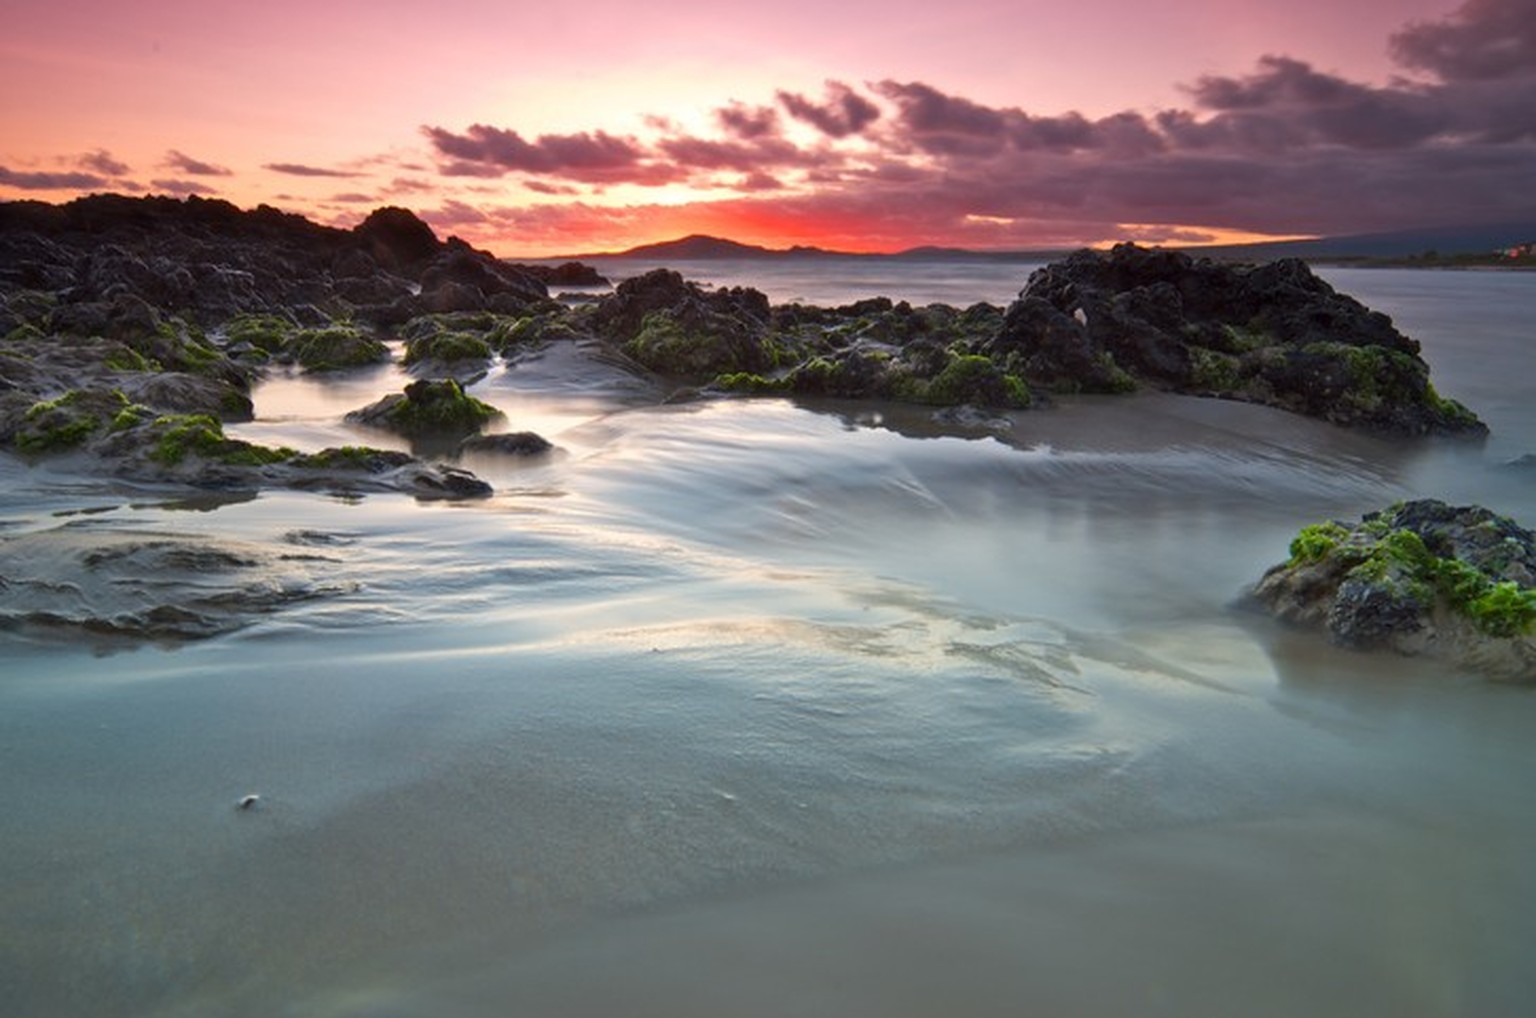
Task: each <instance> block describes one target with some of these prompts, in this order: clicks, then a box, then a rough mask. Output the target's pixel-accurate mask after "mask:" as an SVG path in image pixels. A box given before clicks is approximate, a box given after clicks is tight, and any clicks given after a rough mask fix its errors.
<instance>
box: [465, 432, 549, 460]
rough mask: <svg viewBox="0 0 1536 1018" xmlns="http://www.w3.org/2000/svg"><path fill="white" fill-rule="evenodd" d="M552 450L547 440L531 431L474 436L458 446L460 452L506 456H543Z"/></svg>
mask: <svg viewBox="0 0 1536 1018" xmlns="http://www.w3.org/2000/svg"><path fill="white" fill-rule="evenodd" d="M554 448H555V447H554V446H553V445H551V444H550V442H549V439H547V438H545V437H544V436H542V435H538V434H535V433H534V432H532V431H514V432H510V433H506V434H500V435H475V436H473V437H470V438H466V439H465V440H464V441H463V442H461V443H460V444H459V451H460V452H496V453H502V454H504V455H507V456H543V455H544V454H546V453H549V452H552V451H553V450H554Z"/></svg>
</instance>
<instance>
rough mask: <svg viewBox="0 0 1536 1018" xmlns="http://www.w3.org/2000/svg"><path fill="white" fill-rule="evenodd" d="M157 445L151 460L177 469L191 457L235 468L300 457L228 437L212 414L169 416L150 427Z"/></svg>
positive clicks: (156, 420)
mask: <svg viewBox="0 0 1536 1018" xmlns="http://www.w3.org/2000/svg"><path fill="white" fill-rule="evenodd" d="M148 429H149V439H150V441H152V442H153V445H152V447H151V448H150V451H149V458H150V459H152V460H154V461H155V462H156V463H163V464H165V465H166V466H176V465H177V464H179V463H181V462H183V461H184V460H185V459H186V458H187V457H188V456H189V455H196V456H199V457H201V458H203V459H206V460H213V461H215V462H218V463H225V464H229V465H231V466H249V467H257V466H266V465H268V464H272V463H281V462H284V461H285V460H289V459H292V458H293V457H294V456H295V455H297V454H296V453H295V452H294V451H293V450H292V449H288V448H283V447H279V448H275V449H274V448H271V447H268V446H263V445H256V444H254V443H252V442H245V441H241V440H240V439H238V438H228V437H226V436H225V434H224V427H223V425H222V424H220V423H219V420H218V418H216V417H212V416H209V415H208V414H167V415H165V416H162V417H157V418H155V419H154V420H153V421H151V422H150V423H149V425H148Z"/></svg>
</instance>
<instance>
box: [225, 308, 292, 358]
mask: <svg viewBox="0 0 1536 1018" xmlns="http://www.w3.org/2000/svg"><path fill="white" fill-rule="evenodd" d="M223 329H224V341H225V343H226V344H227V345H229V346H230V347H232V348H239V347H242V346H250V347H252V348H254V349H256V350H260V351H262V352H263V353H265V354H268V355H269V356H276V355H278V354H281V353H282V352H283V351H284V349H285V348H286V347H287V345H288V342H289V340H290V339H291V338H292V337H293V334H294V332H295V331H296V327H295V326H294V324H293V323H292V322H291V321H289V320H288V319H287V318H284V317H283V316H281V315H271V314H244V315H236V316H235V317H233V318H231V319H230V320H229V321H227V322H225V323H224V326H223Z"/></svg>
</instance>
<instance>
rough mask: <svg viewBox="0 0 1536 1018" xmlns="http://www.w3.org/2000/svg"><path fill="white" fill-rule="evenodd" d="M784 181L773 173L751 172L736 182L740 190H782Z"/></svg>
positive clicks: (737, 188)
mask: <svg viewBox="0 0 1536 1018" xmlns="http://www.w3.org/2000/svg"><path fill="white" fill-rule="evenodd" d="M783 189H784V182H783V181H782V180H780V179H779V178H778V177H775V176H773V175H772V174H771V173H749V174H747V176H746V177H745V178H743V179H742V180H740V181H738V182H737V183H736V190H738V191H782V190H783Z"/></svg>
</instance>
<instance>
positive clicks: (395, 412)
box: [346, 378, 501, 436]
mask: <svg viewBox="0 0 1536 1018" xmlns="http://www.w3.org/2000/svg"><path fill="white" fill-rule="evenodd" d="M500 415H501V411H499V410H497V409H496V408H495V407H493V406H491V405H489V404H487V403H482V402H481V401H480V400H478V399H476V398H475V397H473V396H470V395H468V394H466V393H465V392H464V389H463V388H462V387H461V386H460V385H459V383H458V382H456V381H454V380H453V379H451V378H435V379H422V380H421V381H419V382H412V383H411V384H410V385H407V386H406V387H405V391H404V392H403V393H393V394H391V395H388V396H385V397H384V398H383V399H381V400H379V401H378V402H377V403H371V404H369V405H368V406H366V407H363V408H362V409H361V410H354V411H352V412H351V413H349V414H347V417H346V419H347V420H349V421H353V422H356V423H358V424H367V425H370V426H372V427H377V428H385V429H387V430H389V431H394V432H397V433H399V434H402V435H411V436H434V435H451V434H461V435H468V434H470V433H472V432H476V431H479V430H480V428H481V427H483V426H484V425H485V424H486V423H487V422H488V421H490V420H493V419H494V418H496V417H498V416H500Z"/></svg>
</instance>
